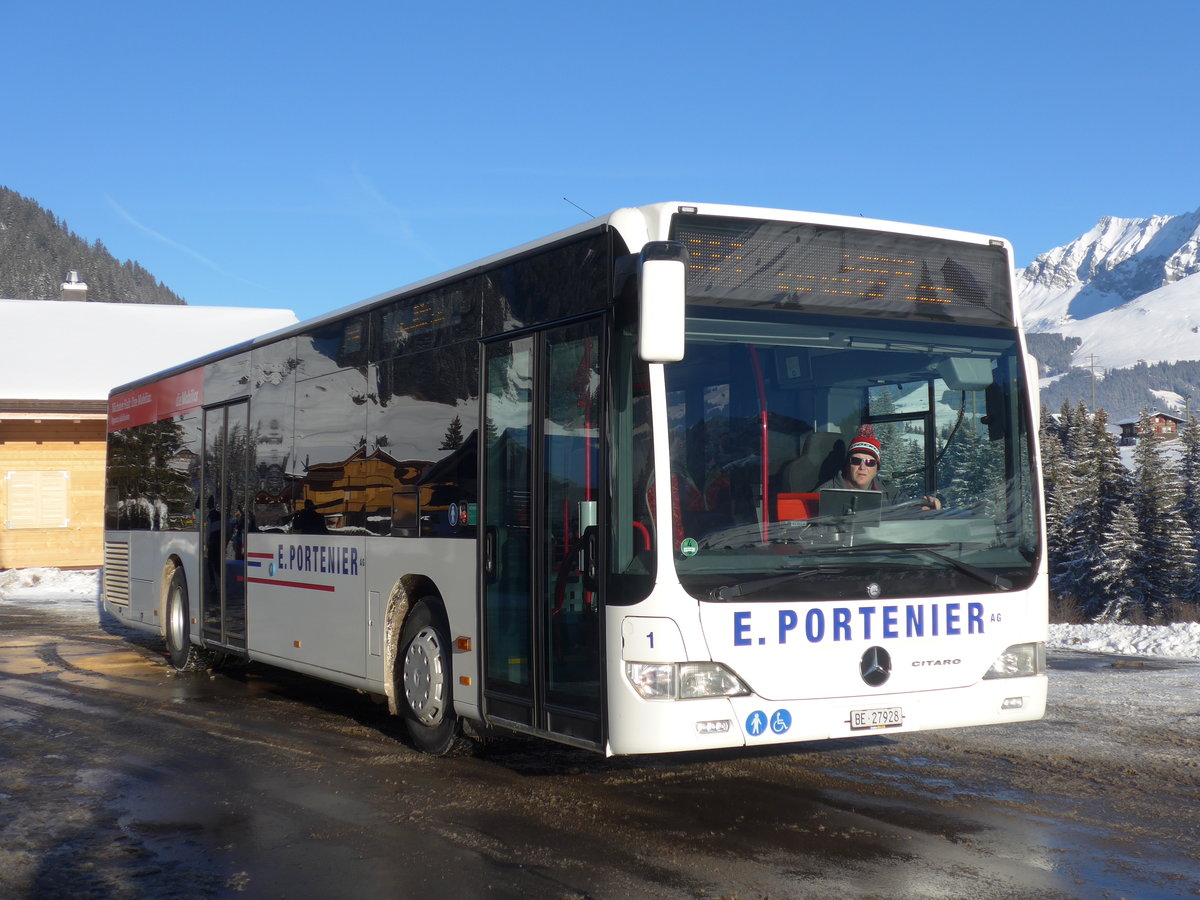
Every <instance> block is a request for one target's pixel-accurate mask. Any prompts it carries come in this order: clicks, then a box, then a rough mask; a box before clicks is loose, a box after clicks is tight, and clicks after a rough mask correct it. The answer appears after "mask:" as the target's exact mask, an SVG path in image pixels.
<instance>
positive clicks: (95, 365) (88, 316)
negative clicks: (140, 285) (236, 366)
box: [0, 300, 297, 400]
mask: <svg viewBox="0 0 1200 900" xmlns="http://www.w3.org/2000/svg"><path fill="white" fill-rule="evenodd" d="M296 321H297V319H296V314H295V313H294V312H292V311H291V310H290V309H251V308H241V307H233V306H174V305H162V304H147V303H97V302H82V301H77V300H0V398H4V399H9V400H106V399H108V392H109V391H110V390H111V389H112V388H114V387H116V386H118V385H121V384H125V383H127V382H130V381H134V380H135V379H138V378H141V377H142V376H144V375H150V374H152V373H154V372H159V371H162V370H163V369H167V368H171V367H172V366H176V365H178V364H180V363H185V362H189V361H190V360H193V359H196V358H197V357H199V356H203V355H205V354H207V353H211V352H213V351H215V350H221V349H223V348H225V347H230V346H233V345H234V344H238V343H241V342H242V341H246V340H249V339H251V338H255V337H258V336H259V335H263V334H267V333H269V332H272V331H278V330H279V329H281V328H285V327H287V326H288V325H293V324H295V323H296Z"/></svg>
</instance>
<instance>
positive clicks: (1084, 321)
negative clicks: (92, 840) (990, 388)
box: [1016, 210, 1200, 369]
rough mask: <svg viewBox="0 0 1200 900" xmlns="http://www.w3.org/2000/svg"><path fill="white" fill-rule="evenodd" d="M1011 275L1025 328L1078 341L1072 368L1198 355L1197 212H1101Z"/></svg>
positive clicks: (1199, 221)
mask: <svg viewBox="0 0 1200 900" xmlns="http://www.w3.org/2000/svg"><path fill="white" fill-rule="evenodd" d="M1016 274H1017V283H1018V287H1019V292H1020V305H1021V309H1022V319H1023V321H1024V324H1025V328H1026V329H1027V330H1028V331H1031V332H1051V333H1058V334H1062V335H1064V336H1066V337H1078V338H1080V339H1081V340H1082V341H1083V343H1082V345H1081V346H1080V347H1079V348H1078V349H1077V350H1076V352H1075V355H1074V364H1075V365H1077V366H1083V365H1084V364H1085V363H1086V362H1089V361H1092V357H1093V356H1094V357H1095V361H1097V362H1098V363H1099V364H1100V365H1101V366H1103V367H1105V368H1116V369H1123V368H1128V367H1130V366H1133V365H1135V364H1136V363H1138V362H1139V361H1145V362H1147V363H1155V362H1174V361H1177V360H1187V359H1200V210H1196V211H1195V212H1192V213H1187V214H1184V215H1179V216H1151V217H1149V218H1145V219H1121V218H1116V217H1111V216H1109V217H1105V218H1103V219H1101V220H1100V221H1099V222H1098V223H1097V224H1096V226H1095V227H1093V228H1092V229H1091V230H1090V231H1087V232H1085V233H1084V234H1083V235H1081V236H1080V237H1079V238H1077V239H1076V240H1074V241H1072V242H1071V243H1070V244H1067V245H1066V246H1063V247H1055V248H1054V249H1053V250H1050V251H1047V252H1046V253H1043V254H1041V255H1040V256H1038V257H1037V259H1035V260H1034V261H1033V262H1032V263H1031V264H1030V265H1028V266H1027V267H1025V268H1024V269H1021V270H1020V271H1018V272H1017V273H1016Z"/></svg>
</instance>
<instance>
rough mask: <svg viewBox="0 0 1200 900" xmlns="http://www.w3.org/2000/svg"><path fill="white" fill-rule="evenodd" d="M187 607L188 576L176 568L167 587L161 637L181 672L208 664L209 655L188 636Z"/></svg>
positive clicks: (174, 663) (188, 617) (174, 665)
mask: <svg viewBox="0 0 1200 900" xmlns="http://www.w3.org/2000/svg"><path fill="white" fill-rule="evenodd" d="M190 621H191V619H190V610H189V606H188V589H187V579H186V578H185V577H184V575H183V569H179V568H177V569H175V571H174V572H173V573H172V575H171V583H170V584H169V585H168V587H167V602H166V623H165V625H164V627H163V637H164V638H165V640H166V644H167V659H169V660H170V662H171V666H172V667H173V668H175V669H177V670H178V671H180V672H195V671H198V670H200V669H206V668H208V666H209V664H210V655H209V654H208V653H207V652H206V651H204V650H202V649H201V648H199V647H197V646H196V645H195V644H193V643H192V640H191V638H190V637H189V636H188V623H189V622H190Z"/></svg>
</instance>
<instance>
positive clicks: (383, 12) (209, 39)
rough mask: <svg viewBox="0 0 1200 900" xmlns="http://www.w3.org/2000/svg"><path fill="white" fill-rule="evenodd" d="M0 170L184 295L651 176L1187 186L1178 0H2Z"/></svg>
mask: <svg viewBox="0 0 1200 900" xmlns="http://www.w3.org/2000/svg"><path fill="white" fill-rule="evenodd" d="M0 33H2V34H3V35H4V38H5V39H4V44H5V59H4V63H5V70H6V73H7V77H6V78H5V82H6V86H5V88H4V90H3V92H2V93H0V122H3V123H4V125H3V131H4V137H3V139H0V184H3V185H5V186H7V187H9V188H11V189H13V190H15V191H17V192H19V193H21V194H23V195H25V196H27V197H30V198H32V199H34V200H36V201H37V202H38V203H40V204H41V205H42V206H44V207H47V208H48V209H50V210H52V211H53V212H54V213H55V214H56V215H58V216H59V217H60V218H62V219H64V220H65V221H66V222H67V225H68V226H69V227H70V228H71V230H72V231H74V232H76V233H77V234H79V235H81V236H82V237H84V238H85V239H87V240H89V241H95V240H97V239H99V240H101V241H103V243H104V244H105V246H107V247H108V249H109V250H110V252H112V253H113V255H115V256H116V257H117V258H118V259H121V260H125V259H134V260H137V261H138V262H140V263H141V264H142V265H143V266H145V267H146V268H147V269H149V270H150V271H151V272H152V273H154V274H155V275H156V276H157V277H158V278H160V279H161V280H162V281H163V282H164V283H165V284H167V285H168V286H169V287H170V288H171V289H172V290H174V291H175V292H176V293H178V294H180V295H181V296H183V297H184V298H185V299H186V300H187V301H188V302H189V303H192V304H198V305H231V306H265V307H284V308H289V309H294V310H295V311H296V312H297V314H298V315H299V316H300V317H301V318H308V317H310V316H313V315H316V314H319V313H321V312H324V311H327V310H330V309H334V308H337V307H340V306H344V305H346V304H349V303H353V302H356V301H358V300H361V299H365V298H367V297H370V296H373V295H375V294H378V293H381V292H383V291H386V290H389V289H392V288H395V287H399V286H401V285H404V284H406V283H408V282H411V281H415V280H418V279H420V278H423V277H426V276H429V275H432V274H435V273H437V272H439V271H442V270H444V269H448V268H451V267H454V266H457V265H460V264H462V263H466V262H470V261H472V260H474V259H477V258H480V257H483V256H486V255H489V254H491V253H493V252H497V251H500V250H504V249H507V248H508V247H512V246H515V245H517V244H520V243H523V242H524V241H527V240H531V239H533V238H536V237H539V236H542V235H545V234H549V233H551V232H554V231H557V230H559V229H560V228H564V227H567V226H569V225H572V224H575V223H576V222H579V221H581V220H583V219H584V218H585V216H584V215H583V214H582V213H581V212H579V210H578V209H576V208H575V206H572V205H571V203H568V202H566V201H565V200H564V199H563V198H564V197H566V198H569V199H570V201H572V202H573V203H575V204H578V205H579V206H580V207H583V208H584V209H586V210H588V211H589V212H590V213H592V214H600V213H604V212H608V211H610V210H612V209H616V208H618V207H621V206H628V205H636V204H641V203H650V202H656V201H660V200H681V201H688V200H691V201H715V202H725V203H739V204H747V205H760V206H773V207H784V208H792V209H808V210H816V211H821V212H833V213H847V214H851V215H858V214H862V215H866V216H874V217H878V218H885V219H896V220H900V221H910V222H919V223H923V224H930V225H942V226H946V227H951V228H961V229H966V230H971V231H982V232H987V233H993V234H999V235H1003V236H1005V237H1007V238H1009V239H1010V240H1012V241H1013V242H1014V244H1015V245H1016V249H1017V262H1018V263H1020V264H1024V263H1027V262H1029V261H1030V260H1031V259H1032V258H1033V257H1034V256H1035V255H1037V254H1038V253H1041V252H1043V251H1045V250H1048V249H1050V248H1051V247H1054V246H1057V245H1060V244H1063V243H1066V242H1067V241H1069V240H1071V239H1072V238H1074V237H1076V236H1078V235H1079V234H1081V233H1083V232H1084V231H1086V230H1087V229H1088V228H1090V227H1091V225H1092V224H1093V223H1094V222H1095V221H1096V219H1098V218H1099V217H1100V216H1103V215H1115V216H1125V217H1140V216H1148V215H1152V214H1176V213H1181V212H1187V211H1191V210H1194V209H1196V208H1197V207H1200V166H1198V165H1197V153H1198V152H1200V114H1198V113H1197V111H1196V89H1197V85H1198V84H1200V78H1198V75H1200V63H1198V61H1197V60H1198V59H1200V56H1198V54H1197V52H1196V50H1197V44H1198V39H1197V35H1198V34H1200V4H1198V3H1195V2H1194V0H1186V2H1185V0H1180V2H1154V0H1148V2H1144V3H1141V4H1136V5H1129V4H1116V3H1109V2H1099V3H1093V4H1081V3H1078V2H1073V3H1066V2H1059V0H1043V2H1038V3H1033V2H999V3H972V2H969V0H968V2H964V0H957V2H920V0H913V2H909V3H896V2H873V0H864V2H859V3H845V4H830V3H820V4H817V3H806V2H800V0H791V2H779V3H741V4H735V3H729V2H723V3H716V2H708V0H692V2H688V3H682V2H655V0H641V2H625V0H607V2H604V3H565V2H558V3H542V2H526V3H520V2H517V3H496V2H490V3H476V2H454V0H445V2H442V3H440V4H432V3H420V4H417V3H410V2H403V0H392V2H355V0H344V2H342V3H339V4H311V3H305V2H303V0H301V2H295V0H293V2H289V3H277V2H254V0H240V2H225V0H211V2H208V3H205V4H203V5H200V4H170V3H162V2H121V0H117V2H115V3H96V2H94V0H92V2H86V3H85V2H74V0H66V2H58V0H45V2H41V3H35V2H24V3H17V2H15V0H8V2H5V3H3V4H2V5H0Z"/></svg>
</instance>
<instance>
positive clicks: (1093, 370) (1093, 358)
mask: <svg viewBox="0 0 1200 900" xmlns="http://www.w3.org/2000/svg"><path fill="white" fill-rule="evenodd" d="M1087 358H1088V359H1089V360H1091V362H1089V363H1088V364H1087V365H1086V366H1083V368H1085V369H1090V370H1091V373H1092V412H1095V411H1096V369H1097V368H1099V365H1098V364H1097V362H1096V354H1095V353H1092V354H1089V355H1088V357H1087Z"/></svg>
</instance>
